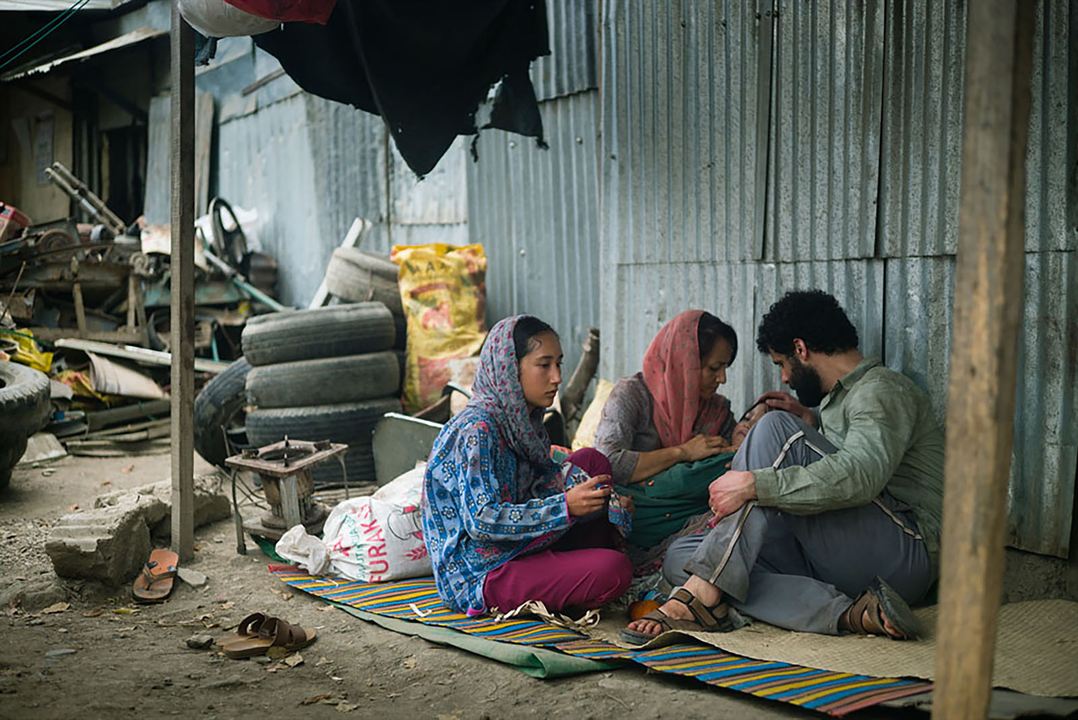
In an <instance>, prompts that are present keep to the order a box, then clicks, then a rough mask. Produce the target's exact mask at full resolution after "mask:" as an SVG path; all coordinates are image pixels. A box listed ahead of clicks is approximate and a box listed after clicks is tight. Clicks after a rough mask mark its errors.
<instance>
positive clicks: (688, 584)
mask: <svg viewBox="0 0 1078 720" xmlns="http://www.w3.org/2000/svg"><path fill="white" fill-rule="evenodd" d="M682 587H684V588H685V589H686V590H688V591H689V592H691V593H692V594H693V595H694V596H695V597H696V598H697V599H698V600H699V601H700V602H702V603H703V604H704V605H706V606H707V607H713V606H715V605H718V604H719V602H720V601H721V600H722V592H721V591H720V590H719V589H718V588H717V587H715V586H714V585H712V584H711V583H709V582H707V581H706V580H704V579H703V578H700V577H697V576H696V575H691V576H690V577H689V579H688V580H686V581H685V584H684V585H683V586H682ZM659 612H661V613H662V614H663V615H666V616H667V617H668V618H671V619H673V620H692V619H693V615H692V613H691V612H690V611H689V608H688V606H687V605H685V604H684V603H682V602H678V601H677V600H667V601H666V602H665V603H664V604H662V605H660V606H659ZM629 629H630V630H634V631H636V632H638V633H641V634H642V635H648V636H651V637H655V636H657V635H660V634H661V633H662V631H663V626H662V625H660V624H659V623H658V622H656V621H654V620H643V619H641V620H635V621H633V622H631V623H629Z"/></svg>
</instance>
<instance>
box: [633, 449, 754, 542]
mask: <svg viewBox="0 0 1078 720" xmlns="http://www.w3.org/2000/svg"><path fill="white" fill-rule="evenodd" d="M733 457H734V454H733V453H723V454H721V455H715V456H714V457H710V458H707V459H706V460H699V461H697V462H692V463H678V464H676V465H674V466H672V467H670V468H669V469H667V470H664V471H662V472H661V473H659V474H657V475H653V476H652V477H650V478H648V479H647V480H644V481H643V482H638V483H633V484H632V485H619V486H618V488H617V490H618V493H619V494H621V495H627V496H629V497H631V498H632V499H633V503H634V505H635V507H636V509H635V511H634V512H633V531H632V534H631V535H629V542H630V543H631V544H633V545H636V546H637V547H640V548H643V549H645V550H646V549H648V548H651V547H654V546H656V545H658V544H659V543H661V542H662V541H663V540H665V539H666V538H668V537H670V536H671V535H673V534H674V533H676V532H677V531H678V530H680V529H681V528H682V527H684V526H685V523H686V522H688V521H689V520H690V519H691V518H693V517H696V516H697V515H700V514H702V513H706V512H708V490H707V489H708V486H709V485H710V484H711V482H712V481H713V480H714V479H715V478H717V477H719V476H720V475H722V474H723V473H725V472H726V470H727V468H726V464H727V463H729V462H730V460H731V459H733Z"/></svg>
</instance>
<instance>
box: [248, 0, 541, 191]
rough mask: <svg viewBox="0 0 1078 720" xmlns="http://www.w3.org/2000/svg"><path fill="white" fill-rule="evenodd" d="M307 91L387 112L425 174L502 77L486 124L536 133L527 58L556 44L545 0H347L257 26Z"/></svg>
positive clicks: (409, 157) (470, 124)
mask: <svg viewBox="0 0 1078 720" xmlns="http://www.w3.org/2000/svg"><path fill="white" fill-rule="evenodd" d="M254 39H255V42H256V43H257V44H258V46H259V47H261V48H262V49H263V50H265V51H266V52H269V53H270V54H272V55H273V56H274V57H276V58H277V59H278V61H280V63H281V66H282V67H283V68H284V70H285V72H287V73H288V75H289V76H291V78H292V79H293V80H295V82H296V83H297V84H298V85H299V86H300V87H302V88H303V89H304V90H306V91H307V92H310V93H313V94H315V95H318V96H320V97H324V98H327V99H330V100H336V101H338V102H342V103H348V104H350V105H354V106H355V107H358V108H360V109H361V110H366V111H367V112H371V113H375V114H378V115H381V116H382V118H383V119H384V120H385V122H386V124H387V125H388V127H389V130H390V132H391V133H392V135H393V139H394V141H395V142H396V144H397V149H398V151H399V152H400V154H401V156H402V157H403V158H404V160H405V162H407V163H408V166H409V167H410V168H411V169H412V171H413V172H415V173H416V174H417V175H419V176H423V175H425V174H427V173H428V172H430V171H431V170H432V169H433V168H434V166H435V165H437V164H438V160H439V159H441V157H442V155H444V154H445V152H446V150H448V149H449V147H450V145H452V143H453V141H454V139H455V138H456V137H457V136H458V135H471V134H475V133H476V132H477V131H478V128H477V127H476V110H477V108H478V106H479V104H480V103H481V102H482V101H483V100H484V99H486V97H487V94H488V93H489V91H490V88H491V87H492V86H493V85H494V84H495V83H497V82H499V81H501V85H500V86H499V90H498V92H497V94H496V96H495V99H494V105H493V108H492V112H491V116H490V121H489V123H488V124H487V125H486V126H485V127H493V128H498V129H501V130H507V131H509V132H514V133H518V134H521V135H526V136H529V137H534V138H537V139H538V141H539V142H540V143H542V137H543V126H542V120H541V118H540V116H539V105H538V102H537V100H536V96H535V89H534V87H533V86H532V83H531V79H530V78H529V76H528V68H529V66H530V64H531V61H532V60H534V59H535V58H537V57H539V56H542V55H548V54H550V48H549V43H548V39H547V21H546V7H545V2H544V0H468V1H467V2H444V1H443V2H439V1H436V0H346V1H344V2H338V3H337V6H336V8H335V9H334V11H333V14H332V15H331V16H330V19H329V22H328V23H327V24H326V25H315V24H309V23H285V24H284V25H282V26H281V27H280V28H279V29H277V30H274V31H272V32H268V33H264V34H262V35H257V36H255V38H254Z"/></svg>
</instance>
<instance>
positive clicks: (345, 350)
mask: <svg viewBox="0 0 1078 720" xmlns="http://www.w3.org/2000/svg"><path fill="white" fill-rule="evenodd" d="M396 334H397V333H396V329H395V328H394V327H393V314H392V313H390V312H389V310H388V309H386V306H385V305H383V304H382V303H378V302H363V303H355V304H353V305H330V306H329V307H321V308H315V309H313V310H287V311H285V312H279V313H271V314H269V315H259V316H257V317H253V318H251V319H250V320H248V321H247V326H246V327H244V328H243V355H244V357H246V358H247V362H249V363H251V364H252V365H255V366H261V365H273V364H274V363H285V362H291V361H293V360H314V359H316V358H327V357H341V356H343V355H362V354H365V353H374V352H380V351H382V350H388V349H389V348H391V347H393V342H394V340H395V339H396Z"/></svg>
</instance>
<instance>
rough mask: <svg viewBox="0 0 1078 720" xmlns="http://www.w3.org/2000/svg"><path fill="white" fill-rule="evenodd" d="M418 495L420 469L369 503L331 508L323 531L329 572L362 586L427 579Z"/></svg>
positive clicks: (428, 571) (428, 570)
mask: <svg viewBox="0 0 1078 720" xmlns="http://www.w3.org/2000/svg"><path fill="white" fill-rule="evenodd" d="M422 491H423V468H422V467H417V468H416V469H415V470H410V471H408V472H406V473H404V474H403V475H401V476H400V477H398V478H397V479H396V480H394V481H393V482H391V483H389V484H387V485H385V486H384V487H382V488H379V490H378V491H377V492H376V493H375V494H374V495H372V496H370V497H362V498H355V499H354V500H345V501H344V502H342V503H340V504H339V505H337V507H335V508H333V512H331V513H330V514H329V518H327V519H326V524H325V528H324V531H323V542H324V544H325V546H326V548H327V549H328V550H329V558H330V563H331V565H332V568H333V571H334V572H335V573H337V574H338V575H342V576H344V577H347V578H350V579H352V580H361V581H364V582H382V581H385V580H403V579H405V578H413V577H421V576H423V575H430V574H431V572H432V568H431V563H430V556H429V555H428V554H427V547H426V545H425V544H424V543H423V525H422V519H421V518H422V516H421V513H420V509H419V499H420V495H421V494H422Z"/></svg>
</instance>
